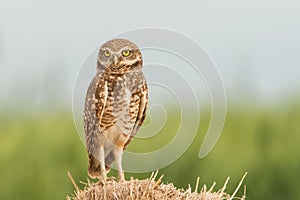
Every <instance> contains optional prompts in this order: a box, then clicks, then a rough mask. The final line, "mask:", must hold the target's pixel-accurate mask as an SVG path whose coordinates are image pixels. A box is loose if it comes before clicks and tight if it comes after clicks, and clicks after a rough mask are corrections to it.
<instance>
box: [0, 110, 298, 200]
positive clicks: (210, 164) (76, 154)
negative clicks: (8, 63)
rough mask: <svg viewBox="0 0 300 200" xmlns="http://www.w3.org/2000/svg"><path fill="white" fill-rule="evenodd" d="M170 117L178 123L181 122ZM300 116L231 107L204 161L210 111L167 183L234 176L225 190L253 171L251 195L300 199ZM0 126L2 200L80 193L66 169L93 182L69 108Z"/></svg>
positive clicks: (163, 137) (165, 137)
mask: <svg viewBox="0 0 300 200" xmlns="http://www.w3.org/2000/svg"><path fill="white" fill-rule="evenodd" d="M168 120H169V121H168V123H173V124H176V119H168ZM170 120H171V121H170ZM299 121H300V105H299V104H290V105H286V106H282V107H276V108H275V107H274V108H272V109H271V108H269V109H267V108H261V107H251V108H249V107H240V106H239V107H238V106H236V107H229V108H228V112H227V117H226V122H225V126H224V130H223V133H222V135H221V137H220V139H219V141H218V143H217V145H216V146H215V148H214V149H213V151H212V152H211V153H210V154H209V155H208V156H207V157H206V158H204V159H201V160H200V159H198V151H199V147H200V145H201V143H202V140H203V137H204V133H205V131H206V129H207V126H208V122H209V115H208V114H207V115H204V117H203V118H202V119H201V124H200V129H199V131H198V135H197V137H196V138H195V140H194V142H193V144H192V146H191V147H190V148H189V149H188V150H187V151H186V153H185V154H184V155H183V156H182V157H181V158H180V159H178V160H177V161H176V162H175V163H173V164H172V165H170V166H168V167H166V168H164V169H161V170H160V174H164V175H165V177H164V181H165V182H173V183H174V184H175V185H176V186H177V187H183V188H187V186H188V184H191V186H192V187H194V185H195V182H196V178H197V177H198V176H200V177H201V179H200V184H201V185H203V184H204V183H205V184H207V185H208V186H210V185H211V184H212V183H213V182H214V181H216V182H217V185H216V188H220V187H221V186H222V185H223V184H224V181H225V179H226V178H227V176H230V177H231V179H230V182H229V184H228V187H227V192H229V193H232V192H233V191H234V189H235V187H236V186H237V184H238V182H239V180H240V179H241V177H242V175H243V174H244V173H245V172H246V171H247V172H248V176H247V178H246V180H245V184H246V185H247V196H248V199H272V200H276V199H300V190H299V189H298V185H299V180H300V173H299V172H300V148H299V146H300V123H299ZM0 124H1V126H0V178H1V181H0V199H24V200H26V199H31V200H32V199H64V198H65V196H66V195H68V194H70V193H72V192H73V190H74V188H73V186H72V184H71V183H70V181H69V179H68V177H67V171H71V173H72V175H73V178H74V179H75V180H76V181H77V182H79V181H80V180H81V181H86V180H87V173H86V171H87V155H86V152H85V148H84V146H83V144H82V142H81V141H80V139H79V137H78V135H77V132H76V129H75V125H74V122H73V118H72V113H71V112H68V111H59V112H55V111H51V112H45V111H44V112H43V114H37V113H35V114H26V113H23V114H22V113H21V114H18V115H17V114H16V115H14V114H11V115H8V114H6V113H5V111H3V112H2V114H1V115H0ZM170 138H172V129H166V130H164V132H163V133H162V134H160V135H158V136H157V137H154V138H152V139H151V140H149V141H147V142H146V143H145V141H141V140H134V141H133V143H132V145H130V150H133V151H134V150H139V149H142V148H146V150H148V149H153V148H154V149H155V148H157V147H159V146H162V145H163V144H166V143H167V141H169V140H170ZM158 141H160V142H158ZM114 174H115V172H114V171H112V172H111V175H114ZM149 175H150V173H146V174H126V177H127V178H129V177H130V176H135V177H140V178H144V177H148V176H149ZM80 186H81V187H83V185H80ZM241 193H242V190H241V191H240V194H241Z"/></svg>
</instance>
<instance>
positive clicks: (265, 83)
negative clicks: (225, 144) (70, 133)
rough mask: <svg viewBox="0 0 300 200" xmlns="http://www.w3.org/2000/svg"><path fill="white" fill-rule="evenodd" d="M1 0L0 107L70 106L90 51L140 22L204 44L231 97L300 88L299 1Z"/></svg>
mask: <svg viewBox="0 0 300 200" xmlns="http://www.w3.org/2000/svg"><path fill="white" fill-rule="evenodd" d="M0 2H1V7H0V91H1V93H0V102H2V105H9V104H11V103H21V104H23V103H24V102H25V103H28V104H30V105H33V106H43V105H44V102H46V103H49V102H50V103H53V104H56V103H58V104H60V103H63V104H70V103H71V101H72V99H71V96H72V91H73V84H74V81H75V78H76V75H77V72H78V70H79V67H80V65H81V63H82V62H83V61H84V59H85V58H86V57H87V56H88V55H89V53H90V52H91V51H93V50H94V49H95V48H97V47H98V46H99V45H101V43H103V42H104V41H106V40H107V39H110V38H111V37H112V36H114V35H116V34H118V33H120V32H124V31H127V30H131V29H135V28H141V27H160V28H167V29H172V30H175V31H179V32H181V33H183V34H185V35H187V36H189V37H191V38H193V39H194V40H195V41H196V42H197V43H199V44H201V45H202V46H203V47H204V48H205V49H206V51H207V52H208V54H209V55H210V57H211V58H212V59H213V61H214V62H215V63H216V65H217V67H218V69H219V71H220V73H221V75H222V77H223V80H224V84H225V87H226V93H227V98H228V99H229V100H232V101H239V100H245V99H248V100H249V99H250V98H252V99H253V101H255V102H256V103H258V102H264V103H266V102H267V103H268V102H273V101H277V100H279V101H280V100H282V99H288V98H289V97H293V96H294V95H295V96H296V95H298V94H299V90H300V61H299V55H300V13H299V8H300V2H299V1H296V0H295V1H291V0H287V1H274V0H273V1H260V0H252V1H240V0H228V1H215V0H211V1H196V0H194V1H169V0H168V1H157V0H153V1H139V0H131V1H99V0H98V1H70V0H68V1H57V0H51V1H37V0H30V1H8V0H1V1H0ZM251 101H252V100H251Z"/></svg>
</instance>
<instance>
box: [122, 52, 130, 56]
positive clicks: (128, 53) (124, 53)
mask: <svg viewBox="0 0 300 200" xmlns="http://www.w3.org/2000/svg"><path fill="white" fill-rule="evenodd" d="M130 54H131V51H130V50H124V51H122V55H123V56H125V57H128V56H130Z"/></svg>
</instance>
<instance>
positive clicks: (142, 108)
mask: <svg viewBox="0 0 300 200" xmlns="http://www.w3.org/2000/svg"><path fill="white" fill-rule="evenodd" d="M134 95H137V96H138V98H139V109H138V114H137V118H136V121H135V123H134V126H133V129H132V132H131V135H130V138H129V139H128V141H127V142H126V144H125V145H124V148H123V149H124V150H125V149H126V147H127V146H128V144H129V143H130V142H131V140H132V139H133V138H134V136H135V135H136V133H137V131H138V130H139V128H140V127H141V125H142V124H143V122H144V120H145V117H146V110H147V105H148V88H147V83H146V81H143V85H142V87H141V89H140V90H139V92H137V93H136V94H134ZM132 99H135V98H134V97H133V98H132Z"/></svg>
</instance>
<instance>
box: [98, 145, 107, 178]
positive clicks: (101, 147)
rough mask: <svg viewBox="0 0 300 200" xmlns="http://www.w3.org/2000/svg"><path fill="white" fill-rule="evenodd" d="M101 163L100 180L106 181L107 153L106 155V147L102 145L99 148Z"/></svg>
mask: <svg viewBox="0 0 300 200" xmlns="http://www.w3.org/2000/svg"><path fill="white" fill-rule="evenodd" d="M99 162H100V168H101V174H100V179H101V180H103V181H106V169H105V153H104V146H103V145H101V146H100V148H99Z"/></svg>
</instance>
